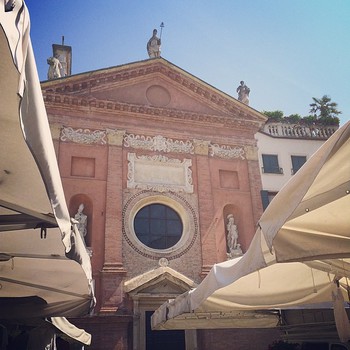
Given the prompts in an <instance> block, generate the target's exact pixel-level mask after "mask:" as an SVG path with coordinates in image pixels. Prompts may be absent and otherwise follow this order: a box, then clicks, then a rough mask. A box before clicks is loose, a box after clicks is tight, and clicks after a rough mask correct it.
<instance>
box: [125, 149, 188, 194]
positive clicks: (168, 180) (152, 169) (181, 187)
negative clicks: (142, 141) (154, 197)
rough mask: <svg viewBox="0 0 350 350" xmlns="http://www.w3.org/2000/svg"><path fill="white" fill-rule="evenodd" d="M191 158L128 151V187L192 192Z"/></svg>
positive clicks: (158, 190)
mask: <svg viewBox="0 0 350 350" xmlns="http://www.w3.org/2000/svg"><path fill="white" fill-rule="evenodd" d="M191 166H192V160H191V159H184V160H183V161H181V160H180V159H175V158H168V157H166V156H163V155H155V156H137V155H136V154H135V153H128V175H127V176H128V178H127V180H128V181H127V187H128V188H139V189H143V190H153V191H157V192H186V193H193V184H192V170H191V169H190V167H191Z"/></svg>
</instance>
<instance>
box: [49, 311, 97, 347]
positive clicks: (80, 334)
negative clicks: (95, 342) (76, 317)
mask: <svg viewBox="0 0 350 350" xmlns="http://www.w3.org/2000/svg"><path fill="white" fill-rule="evenodd" d="M51 323H52V324H53V325H54V326H55V327H56V328H57V329H59V330H60V331H61V332H63V333H64V334H66V335H68V336H69V337H70V338H72V339H74V340H76V341H78V342H80V343H82V344H85V345H90V344H91V334H89V333H87V332H85V331H84V329H81V328H78V327H76V326H74V324H72V323H70V322H69V321H68V320H67V319H66V318H65V317H51Z"/></svg>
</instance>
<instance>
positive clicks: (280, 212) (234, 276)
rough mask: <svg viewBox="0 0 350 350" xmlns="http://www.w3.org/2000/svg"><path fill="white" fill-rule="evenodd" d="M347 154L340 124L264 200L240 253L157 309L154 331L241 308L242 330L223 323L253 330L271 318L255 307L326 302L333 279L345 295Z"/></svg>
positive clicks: (348, 128)
mask: <svg viewBox="0 0 350 350" xmlns="http://www.w3.org/2000/svg"><path fill="white" fill-rule="evenodd" d="M349 155H350V123H347V124H346V125H344V126H343V127H342V128H341V129H339V130H338V131H337V132H336V133H335V134H334V135H333V136H332V137H331V138H330V139H329V140H328V141H327V142H326V143H325V144H324V145H323V146H322V147H321V148H320V149H319V150H318V151H317V152H316V153H315V154H314V155H313V156H312V157H311V158H310V160H309V161H308V162H307V163H306V164H305V165H304V166H303V167H302V168H301V169H300V170H299V171H298V173H297V174H296V175H294V177H293V178H292V179H291V180H290V181H289V182H288V183H287V184H286V185H285V186H284V188H283V189H281V191H280V192H279V193H278V195H277V196H276V197H275V198H274V200H273V201H272V202H271V203H270V205H269V207H268V208H267V209H266V211H265V212H264V214H263V215H262V217H261V219H260V221H259V223H258V229H257V232H256V234H255V236H254V239H253V241H252V243H251V245H250V247H249V249H248V251H247V252H246V254H245V255H244V256H243V257H242V258H239V259H236V260H231V261H227V262H223V263H220V264H216V265H214V267H213V268H212V270H211V271H210V272H209V274H208V276H207V277H206V278H205V279H204V280H203V281H202V283H201V284H200V285H199V286H198V287H197V288H196V289H194V290H191V291H189V292H187V293H185V294H183V295H181V296H179V297H178V298H176V299H175V300H172V301H169V302H168V303H165V304H163V305H162V306H161V307H160V308H159V309H158V310H156V312H155V314H154V316H153V318H152V325H153V328H155V329H167V328H169V329H171V328H187V327H188V328H191V326H189V325H190V323H191V322H189V321H188V320H191V319H192V320H196V321H195V322H197V321H198V319H199V318H200V317H202V316H203V313H204V314H205V313H208V315H209V316H207V319H209V321H208V320H207V321H206V322H204V326H205V325H206V326H207V327H209V328H220V327H211V326H210V323H211V321H210V319H211V318H213V315H215V314H219V315H224V314H225V313H229V312H230V311H235V312H239V311H242V312H243V311H247V310H249V311H250V312H251V313H252V314H251V317H250V318H251V320H252V321H251V322H250V323H249V325H245V324H244V323H243V322H241V320H240V317H233V319H232V320H231V321H232V322H231V325H228V326H231V327H239V326H241V327H245V326H251V327H256V328H258V327H261V326H264V325H261V323H264V324H265V327H270V326H271V323H273V322H271V317H270V315H269V314H266V315H265V316H266V317H265V321H262V318H263V316H262V314H261V313H260V312H258V311H257V310H271V309H276V308H280V309H283V308H289V307H299V306H304V307H312V306H314V307H317V306H320V305H321V304H324V303H328V302H332V291H334V281H339V285H340V289H339V290H340V292H341V293H342V294H343V296H344V298H345V299H346V298H348V296H347V292H346V290H347V280H346V278H350V216H349V215H348V209H349V207H350V196H349V193H350V192H349V190H350V161H349ZM220 313H221V314H220ZM239 316H240V315H239ZM220 317H223V316H220ZM186 319H187V321H186ZM255 319H259V320H260V324H258V323H256V322H254V320H255ZM195 322H193V324H195ZM274 322H275V325H276V324H277V322H278V319H277V317H275V319H274ZM202 326H203V323H202ZM192 328H195V327H192Z"/></svg>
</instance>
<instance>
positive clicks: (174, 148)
mask: <svg viewBox="0 0 350 350" xmlns="http://www.w3.org/2000/svg"><path fill="white" fill-rule="evenodd" d="M124 147H132V148H139V149H140V148H141V149H144V150H149V151H159V152H167V153H168V152H175V153H189V154H193V153H194V146H193V144H192V142H191V141H181V140H173V139H168V138H165V137H164V136H161V135H157V136H154V137H151V136H144V135H134V134H127V135H125V136H124Z"/></svg>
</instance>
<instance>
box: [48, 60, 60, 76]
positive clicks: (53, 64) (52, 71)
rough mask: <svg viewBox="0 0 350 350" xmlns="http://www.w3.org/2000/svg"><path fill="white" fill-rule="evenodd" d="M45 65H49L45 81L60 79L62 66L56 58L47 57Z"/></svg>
mask: <svg viewBox="0 0 350 350" xmlns="http://www.w3.org/2000/svg"><path fill="white" fill-rule="evenodd" d="M47 64H48V65H49V71H48V72H47V79H48V80H52V79H57V78H61V69H62V64H61V62H60V61H59V59H58V58H57V57H49V58H48V59H47Z"/></svg>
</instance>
